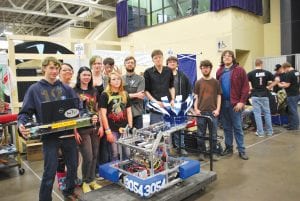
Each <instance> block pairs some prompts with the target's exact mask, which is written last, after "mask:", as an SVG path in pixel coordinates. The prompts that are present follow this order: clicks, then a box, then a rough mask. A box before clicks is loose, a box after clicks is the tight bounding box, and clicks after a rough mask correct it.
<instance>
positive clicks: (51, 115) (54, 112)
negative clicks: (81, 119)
mask: <svg viewBox="0 0 300 201" xmlns="http://www.w3.org/2000/svg"><path fill="white" fill-rule="evenodd" d="M41 107H42V108H41V110H42V124H49V123H54V122H58V121H62V120H67V119H72V118H76V117H78V116H79V98H69V99H64V100H57V101H49V102H43V103H42V106H41Z"/></svg>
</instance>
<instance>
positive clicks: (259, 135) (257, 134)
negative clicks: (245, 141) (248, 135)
mask: <svg viewBox="0 0 300 201" xmlns="http://www.w3.org/2000/svg"><path fill="white" fill-rule="evenodd" d="M255 135H256V136H258V137H265V135H261V134H259V133H258V132H255Z"/></svg>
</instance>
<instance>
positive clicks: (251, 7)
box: [210, 0, 263, 15]
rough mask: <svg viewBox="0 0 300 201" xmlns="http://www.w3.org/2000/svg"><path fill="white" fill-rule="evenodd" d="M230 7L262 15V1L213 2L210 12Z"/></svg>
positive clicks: (234, 0)
mask: <svg viewBox="0 0 300 201" xmlns="http://www.w3.org/2000/svg"><path fill="white" fill-rule="evenodd" d="M229 7H237V8H241V9H243V10H246V11H249V12H252V13H254V14H256V15H262V14H263V9H262V0H211V2H210V10H211V11H219V10H223V9H225V8H229Z"/></svg>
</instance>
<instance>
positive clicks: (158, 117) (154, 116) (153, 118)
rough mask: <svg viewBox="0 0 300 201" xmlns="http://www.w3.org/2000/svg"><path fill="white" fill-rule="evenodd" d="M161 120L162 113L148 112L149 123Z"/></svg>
mask: <svg viewBox="0 0 300 201" xmlns="http://www.w3.org/2000/svg"><path fill="white" fill-rule="evenodd" d="M162 120H163V115H162V114H160V113H156V112H150V125H151V124H155V123H158V122H161V121H162Z"/></svg>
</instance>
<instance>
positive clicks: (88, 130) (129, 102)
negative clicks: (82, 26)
mask: <svg viewBox="0 0 300 201" xmlns="http://www.w3.org/2000/svg"><path fill="white" fill-rule="evenodd" d="M135 64H136V61H135V59H134V57H127V58H126V59H125V61H124V65H125V66H126V69H127V74H126V75H124V76H123V77H122V75H121V74H120V72H119V71H118V69H116V68H115V66H114V60H113V59H112V58H105V59H104V60H102V58H101V57H100V56H93V57H92V58H91V59H90V67H86V66H83V67H80V68H79V70H78V72H77V76H76V83H75V85H74V86H72V82H71V80H72V76H73V74H74V70H73V67H72V66H71V65H70V64H67V63H63V64H60V62H59V61H58V60H57V59H56V58H54V57H47V58H45V59H44V60H43V62H42V72H43V74H44V78H43V79H42V80H40V81H38V82H37V83H35V84H33V85H31V86H30V87H29V89H28V90H27V92H26V95H25V97H24V100H23V106H22V108H21V110H20V112H19V115H18V128H19V132H20V133H21V134H22V136H23V137H24V138H27V137H28V135H30V130H29V129H28V128H26V124H27V123H28V122H30V119H31V118H32V116H33V115H35V119H36V121H37V123H41V122H42V115H41V113H42V111H41V104H42V103H43V102H48V101H55V100H64V99H69V98H78V99H79V100H80V105H79V110H80V116H81V117H85V116H86V115H88V116H90V117H91V120H92V126H90V127H84V128H78V129H77V128H75V129H71V130H65V131H60V132H53V133H51V134H48V135H43V136H42V138H41V140H42V142H43V155H44V172H43V177H42V182H41V187H40V193H39V200H43V201H46V200H52V196H51V194H52V188H53V183H54V180H55V175H56V172H57V171H63V170H64V169H65V166H66V169H67V172H66V179H65V187H64V188H63V189H62V193H63V195H64V197H65V200H75V199H76V198H77V197H78V195H77V194H76V193H75V192H74V189H75V186H76V183H75V181H76V179H77V167H78V148H79V151H80V153H81V155H82V166H81V167H82V181H83V184H82V185H83V186H82V188H83V191H84V192H89V191H91V190H95V189H98V188H100V187H101V186H100V185H99V184H97V182H96V180H95V179H96V171H97V170H96V169H97V164H99V163H100V164H101V163H106V162H110V161H114V160H117V159H118V153H119V151H118V147H117V144H116V140H117V139H118V138H119V137H120V136H121V135H122V132H121V131H120V128H125V127H126V126H128V127H129V128H132V127H133V126H135V127H140V128H141V127H142V124H143V123H142V116H141V115H142V106H143V99H144V95H143V93H144V78H143V77H142V76H138V75H136V74H135V72H134V69H135ZM58 77H59V79H58ZM124 81H126V82H124ZM125 88H126V89H127V91H128V92H127V91H126V90H125ZM61 164H63V165H61Z"/></svg>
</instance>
